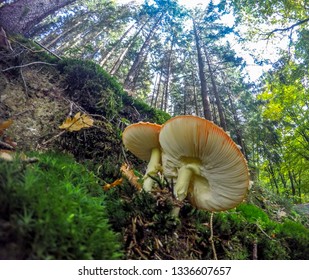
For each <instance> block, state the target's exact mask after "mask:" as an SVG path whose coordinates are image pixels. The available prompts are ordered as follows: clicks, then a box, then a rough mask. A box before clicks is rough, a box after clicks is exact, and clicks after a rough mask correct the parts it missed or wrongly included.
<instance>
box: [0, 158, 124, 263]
mask: <svg viewBox="0 0 309 280" xmlns="http://www.w3.org/2000/svg"><path fill="white" fill-rule="evenodd" d="M38 157H39V162H38V163H34V164H31V165H25V164H23V163H21V162H19V161H16V162H3V161H1V164H0V178H1V180H0V203H1V205H2V207H1V209H0V220H1V226H0V246H1V248H2V250H1V255H0V258H2V259H116V258H119V257H120V256H121V254H120V245H119V243H118V240H117V239H118V238H117V236H115V234H114V233H113V232H112V230H111V229H110V227H109V225H108V220H107V217H106V214H105V211H106V209H105V207H104V203H105V202H104V197H103V195H102V191H101V193H100V191H99V190H100V188H101V187H100V181H99V180H98V179H97V177H96V176H94V174H93V173H91V172H88V171H87V170H86V169H85V168H84V167H83V166H82V165H80V164H77V163H76V162H75V161H74V160H73V159H72V158H71V157H68V156H67V155H58V154H54V153H49V154H42V155H39V156H38Z"/></svg>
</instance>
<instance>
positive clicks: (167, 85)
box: [163, 38, 174, 112]
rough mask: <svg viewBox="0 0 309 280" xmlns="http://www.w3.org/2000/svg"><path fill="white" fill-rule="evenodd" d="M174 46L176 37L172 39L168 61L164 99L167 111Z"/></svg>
mask: <svg viewBox="0 0 309 280" xmlns="http://www.w3.org/2000/svg"><path fill="white" fill-rule="evenodd" d="M173 47H174V38H173V39H172V42H171V48H170V50H169V54H168V62H167V73H166V87H165V99H164V108H163V109H164V111H165V112H166V111H167V103H168V97H169V91H170V83H171V66H172V53H173Z"/></svg>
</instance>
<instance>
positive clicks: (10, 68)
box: [2, 61, 57, 72]
mask: <svg viewBox="0 0 309 280" xmlns="http://www.w3.org/2000/svg"><path fill="white" fill-rule="evenodd" d="M35 64H44V65H49V66H56V65H57V64H53V63H47V62H43V61H35V62H31V63H27V64H23V65H18V66H13V67H9V68H6V69H4V70H2V72H6V71H9V70H12V69H16V68H22V67H27V66H31V65H35Z"/></svg>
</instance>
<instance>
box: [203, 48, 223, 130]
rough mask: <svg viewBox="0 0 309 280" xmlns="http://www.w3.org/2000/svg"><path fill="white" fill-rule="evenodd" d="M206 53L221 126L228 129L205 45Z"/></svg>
mask: <svg viewBox="0 0 309 280" xmlns="http://www.w3.org/2000/svg"><path fill="white" fill-rule="evenodd" d="M204 53H205V57H206V63H207V66H208V71H209V75H210V81H211V85H212V90H213V93H214V96H215V101H216V105H217V108H218V114H219V120H220V126H221V127H222V128H223V130H225V131H226V130H227V127H226V121H225V117H224V114H223V107H222V104H221V100H220V96H219V92H218V88H217V84H216V80H215V77H214V73H213V71H212V68H211V65H210V58H209V55H208V52H207V50H206V47H204Z"/></svg>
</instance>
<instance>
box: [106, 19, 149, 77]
mask: <svg viewBox="0 0 309 280" xmlns="http://www.w3.org/2000/svg"><path fill="white" fill-rule="evenodd" d="M150 19H151V18H149V19H148V20H147V21H146V22H145V23H144V24H143V25H142V26H141V28H140V29H139V30H138V31H137V32H136V33H135V34H134V36H133V37H132V38H131V39H130V41H129V43H128V45H127V47H126V48H125V49H124V50H123V51H122V53H121V55H120V56H119V57H118V58H117V60H116V62H115V63H114V66H113V67H112V69H111V70H110V71H109V73H110V74H111V75H112V76H113V75H115V74H116V73H117V71H118V70H119V68H120V66H121V64H122V63H123V60H124V58H125V56H126V54H127V52H128V51H129V49H130V47H131V45H132V44H133V42H134V41H135V39H136V38H137V36H138V35H139V34H140V33H141V32H142V30H143V29H144V27H145V25H146V24H147V23H148V22H149V21H150Z"/></svg>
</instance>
